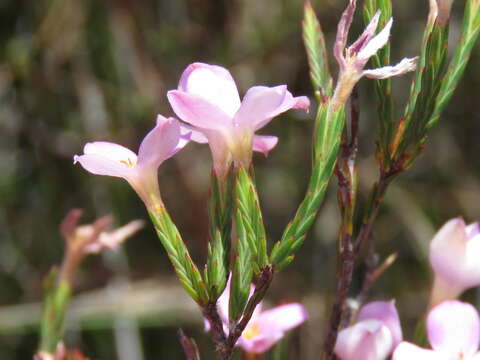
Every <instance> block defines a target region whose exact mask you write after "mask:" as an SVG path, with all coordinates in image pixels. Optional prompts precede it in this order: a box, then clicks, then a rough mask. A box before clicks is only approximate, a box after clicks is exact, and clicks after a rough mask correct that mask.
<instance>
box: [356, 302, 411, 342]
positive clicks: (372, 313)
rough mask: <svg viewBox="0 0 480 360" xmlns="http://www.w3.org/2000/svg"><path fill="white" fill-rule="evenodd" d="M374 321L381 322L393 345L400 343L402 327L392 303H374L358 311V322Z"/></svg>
mask: <svg viewBox="0 0 480 360" xmlns="http://www.w3.org/2000/svg"><path fill="white" fill-rule="evenodd" d="M367 319H375V320H379V321H381V322H382V323H383V324H384V325H385V326H387V327H388V328H389V330H390V332H391V333H392V337H393V345H394V346H397V345H398V344H399V343H400V342H401V341H402V327H401V326H400V318H399V316H398V312H397V309H396V307H395V302H394V301H374V302H371V303H368V304H366V305H365V306H363V307H362V309H361V310H360V313H359V315H358V322H360V321H363V320H367Z"/></svg>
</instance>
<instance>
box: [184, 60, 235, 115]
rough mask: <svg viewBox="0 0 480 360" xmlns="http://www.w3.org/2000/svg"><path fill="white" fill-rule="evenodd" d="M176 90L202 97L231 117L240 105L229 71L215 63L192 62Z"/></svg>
mask: <svg viewBox="0 0 480 360" xmlns="http://www.w3.org/2000/svg"><path fill="white" fill-rule="evenodd" d="M178 90H180V91H183V92H187V93H189V94H192V95H196V96H198V97H201V98H203V99H204V100H206V101H208V102H209V103H211V104H214V105H216V106H217V107H219V108H220V109H222V110H223V111H224V112H225V114H227V115H228V116H230V117H233V115H235V113H236V112H237V110H238V108H239V107H240V97H239V96H238V90H237V86H236V85H235V81H234V80H233V78H232V75H231V74H230V72H229V71H228V70H227V69H225V68H223V67H221V66H216V65H209V64H203V63H194V64H191V65H189V66H188V67H187V68H186V69H185V71H184V72H183V74H182V77H181V78H180V83H179V84H178Z"/></svg>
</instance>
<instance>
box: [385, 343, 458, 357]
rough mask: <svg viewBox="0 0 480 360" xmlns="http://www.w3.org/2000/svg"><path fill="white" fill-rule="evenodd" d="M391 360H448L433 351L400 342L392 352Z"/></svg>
mask: <svg viewBox="0 0 480 360" xmlns="http://www.w3.org/2000/svg"><path fill="white" fill-rule="evenodd" d="M392 360H450V359H449V358H448V357H447V356H444V355H443V354H441V353H438V352H436V351H433V350H427V349H422V348H421V347H418V346H417V345H414V344H410V343H408V342H402V343H400V345H398V346H397V347H396V349H395V351H394V352H393V356H392Z"/></svg>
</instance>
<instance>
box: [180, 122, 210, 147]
mask: <svg viewBox="0 0 480 360" xmlns="http://www.w3.org/2000/svg"><path fill="white" fill-rule="evenodd" d="M180 133H181V134H182V136H186V135H188V134H190V140H192V141H195V142H197V143H199V144H206V143H208V139H207V137H206V136H205V134H203V132H201V131H200V130H198V129H197V128H196V127H194V126H191V125H187V124H184V123H181V124H180Z"/></svg>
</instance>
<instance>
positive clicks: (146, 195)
mask: <svg viewBox="0 0 480 360" xmlns="http://www.w3.org/2000/svg"><path fill="white" fill-rule="evenodd" d="M189 137H190V134H189V133H188V132H187V133H185V132H184V134H183V135H182V134H181V130H180V124H179V122H178V121H177V120H176V119H174V118H168V119H167V118H165V117H163V116H161V115H158V117H157V124H156V126H155V127H154V128H153V129H152V130H151V131H150V132H149V133H148V134H147V135H146V136H145V138H144V139H143V141H142V143H141V144H140V148H139V151H138V156H137V154H135V153H134V152H133V151H131V150H129V149H127V148H126V147H123V146H121V145H118V144H115V143H111V142H104V141H97V142H91V143H87V144H86V145H85V147H84V148H83V155H75V156H74V158H73V159H74V163H77V162H79V163H80V165H82V167H83V168H84V169H85V170H87V171H89V172H91V173H92V174H96V175H106V176H115V177H121V178H123V179H125V180H127V181H128V183H129V184H130V185H131V186H132V187H133V188H134V190H135V191H136V192H137V193H138V195H139V196H140V197H141V199H142V200H143V201H144V203H145V204H146V205H147V207H148V206H150V205H151V204H153V203H157V202H161V199H160V190H159V188H158V178H157V170H158V167H159V166H160V164H161V163H162V162H163V161H165V160H166V159H168V158H170V157H171V156H173V155H174V154H175V153H177V152H178V151H179V150H180V149H182V148H183V147H184V146H185V145H186V144H187V142H188V140H189Z"/></svg>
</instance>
